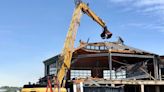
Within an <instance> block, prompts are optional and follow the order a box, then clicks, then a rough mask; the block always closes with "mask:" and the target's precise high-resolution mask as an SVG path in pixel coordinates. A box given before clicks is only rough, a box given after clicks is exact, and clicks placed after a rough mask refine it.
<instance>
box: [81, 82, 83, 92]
mask: <svg viewBox="0 0 164 92" xmlns="http://www.w3.org/2000/svg"><path fill="white" fill-rule="evenodd" d="M80 92H83V83H82V82H80Z"/></svg>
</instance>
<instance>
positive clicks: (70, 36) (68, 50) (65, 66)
mask: <svg viewBox="0 0 164 92" xmlns="http://www.w3.org/2000/svg"><path fill="white" fill-rule="evenodd" d="M82 12H83V13H84V14H87V15H88V16H89V17H91V18H92V19H93V20H94V21H95V22H97V23H98V24H99V25H100V26H102V27H103V28H104V30H105V31H103V33H102V34H103V36H105V35H106V33H107V32H109V31H108V30H107V27H106V25H105V23H104V22H103V21H102V20H101V19H100V18H99V17H98V16H97V15H96V14H95V13H94V12H93V11H91V10H90V9H89V7H88V6H87V5H86V4H85V3H83V2H81V3H79V4H78V5H77V6H76V8H75V10H74V13H73V16H72V20H71V23H70V27H69V31H68V33H67V36H66V40H65V43H64V48H63V50H62V53H61V58H63V59H59V63H60V62H61V63H62V64H61V66H60V69H59V70H58V72H57V80H58V81H59V86H64V85H65V80H63V79H64V77H65V76H66V74H67V71H68V70H69V69H70V65H71V59H72V54H73V50H74V41H75V38H76V33H77V30H78V27H79V24H80V18H81V16H82ZM109 33H110V32H109ZM102 34H101V35H102ZM111 35H112V33H110V37H111Z"/></svg>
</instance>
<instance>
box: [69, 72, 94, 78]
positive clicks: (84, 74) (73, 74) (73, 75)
mask: <svg viewBox="0 0 164 92" xmlns="http://www.w3.org/2000/svg"><path fill="white" fill-rule="evenodd" d="M76 77H80V78H86V77H91V70H71V79H72V78H76Z"/></svg>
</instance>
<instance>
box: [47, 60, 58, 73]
mask: <svg viewBox="0 0 164 92" xmlns="http://www.w3.org/2000/svg"><path fill="white" fill-rule="evenodd" d="M56 73H57V68H56V64H55V63H53V64H50V65H49V74H50V75H52V74H56Z"/></svg>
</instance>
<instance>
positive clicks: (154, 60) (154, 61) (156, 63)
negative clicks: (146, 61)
mask: <svg viewBox="0 0 164 92" xmlns="http://www.w3.org/2000/svg"><path fill="white" fill-rule="evenodd" d="M153 63H154V78H155V79H158V78H159V77H158V61H157V57H156V56H154V59H153Z"/></svg>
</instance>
